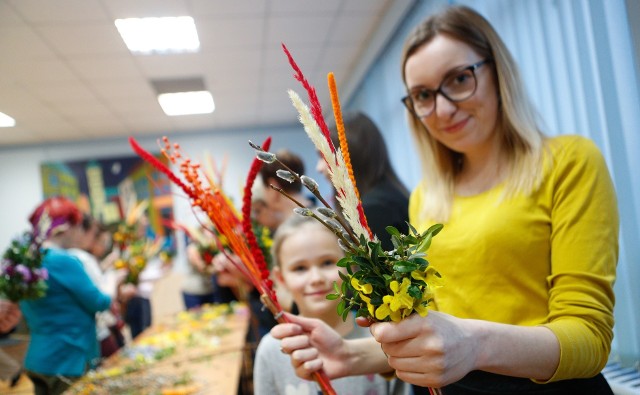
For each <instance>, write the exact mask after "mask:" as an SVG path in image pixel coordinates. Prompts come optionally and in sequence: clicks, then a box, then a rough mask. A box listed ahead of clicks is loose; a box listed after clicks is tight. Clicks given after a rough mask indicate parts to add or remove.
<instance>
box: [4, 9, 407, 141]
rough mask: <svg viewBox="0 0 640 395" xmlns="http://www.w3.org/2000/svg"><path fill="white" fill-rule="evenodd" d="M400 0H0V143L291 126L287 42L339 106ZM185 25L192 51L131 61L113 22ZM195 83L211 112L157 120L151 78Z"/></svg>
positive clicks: (389, 29) (392, 21) (395, 17)
mask: <svg viewBox="0 0 640 395" xmlns="http://www.w3.org/2000/svg"><path fill="white" fill-rule="evenodd" d="M411 3H412V1H409V0H56V1H51V0H0V54H1V55H0V112H3V113H5V114H7V115H9V116H11V117H13V118H14V119H15V120H16V127H13V128H0V147H3V146H4V147H10V146H16V145H25V144H45V143H48V142H59V141H72V140H76V141H77V140H95V139H105V138H114V137H119V136H129V135H134V136H143V135H157V134H166V133H181V132H198V131H209V132H210V131H214V132H215V130H222V129H227V130H228V129H235V128H256V127H266V126H270V125H283V124H290V123H292V122H295V113H294V112H293V111H292V107H291V104H290V103H289V100H288V96H287V94H286V90H287V89H289V88H294V89H295V90H296V91H298V93H300V94H301V96H302V97H304V96H303V93H304V92H302V88H301V87H300V85H299V84H298V83H297V82H296V81H295V80H294V79H293V77H292V71H291V68H290V66H289V65H288V63H287V60H286V57H285V55H284V53H283V51H282V49H281V47H280V44H281V43H284V44H286V45H287V47H288V48H289V50H290V51H291V53H292V54H293V56H294V58H295V59H296V61H297V62H298V64H299V65H300V67H301V68H302V70H303V72H304V73H305V75H306V76H307V78H308V79H309V80H310V82H311V83H312V84H313V85H315V86H316V88H317V90H318V96H319V97H320V99H321V102H322V103H323V105H324V107H325V109H326V108H329V107H328V106H329V101H328V93H327V89H326V74H327V73H328V72H330V71H331V72H334V74H335V76H336V81H337V84H338V88H339V92H340V96H341V98H342V99H343V101H344V99H345V98H347V97H348V96H349V95H350V94H351V93H352V92H353V90H354V89H355V87H356V86H357V84H358V82H359V81H360V80H361V78H362V77H363V75H364V73H365V72H366V69H367V68H368V66H369V65H370V63H371V62H372V61H373V59H374V58H375V56H376V55H377V51H378V50H379V49H380V48H381V47H382V45H384V43H385V40H386V38H387V37H388V36H389V35H390V34H391V33H393V31H394V29H395V27H396V26H397V24H398V23H399V21H400V20H401V19H402V17H403V16H404V15H405V13H406V12H407V10H408V9H409V7H410V5H411ZM181 15H188V16H191V17H193V18H194V20H195V23H196V29H197V31H198V35H199V38H200V44H201V48H200V51H199V52H198V53H194V54H174V55H133V54H131V53H130V52H129V50H128V49H127V48H126V46H125V44H124V42H123V41H122V39H121V38H120V35H119V34H118V32H117V30H116V27H115V25H114V20H115V19H117V18H128V17H146V16H181ZM194 77H201V78H203V80H204V82H205V85H206V87H207V88H208V89H209V90H210V91H211V92H212V94H213V97H214V101H215V104H216V110H215V111H214V112H213V113H212V114H206V115H188V116H180V117H168V116H166V115H165V114H164V113H163V112H162V109H161V108H160V105H159V104H158V102H157V100H156V94H155V92H154V90H153V87H152V85H151V82H150V81H151V80H152V79H169V78H194Z"/></svg>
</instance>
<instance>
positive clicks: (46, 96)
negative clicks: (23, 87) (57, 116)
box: [29, 82, 96, 105]
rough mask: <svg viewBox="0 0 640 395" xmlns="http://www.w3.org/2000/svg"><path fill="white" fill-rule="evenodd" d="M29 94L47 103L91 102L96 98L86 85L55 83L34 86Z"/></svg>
mask: <svg viewBox="0 0 640 395" xmlns="http://www.w3.org/2000/svg"><path fill="white" fill-rule="evenodd" d="M29 92H31V93H32V94H33V95H34V96H36V97H38V99H40V100H41V101H43V102H45V103H52V104H54V105H57V104H58V103H66V102H70V101H81V102H84V101H91V100H95V99H96V96H95V95H94V94H93V92H92V91H91V90H90V89H89V88H87V87H86V86H85V85H84V84H82V83H80V82H78V83H75V84H70V83H63V82H53V83H46V84H33V85H31V86H30V87H29Z"/></svg>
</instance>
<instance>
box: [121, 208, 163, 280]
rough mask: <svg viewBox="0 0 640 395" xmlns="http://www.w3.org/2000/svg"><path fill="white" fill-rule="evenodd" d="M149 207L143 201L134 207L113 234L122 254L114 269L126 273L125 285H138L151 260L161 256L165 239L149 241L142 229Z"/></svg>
mask: <svg viewBox="0 0 640 395" xmlns="http://www.w3.org/2000/svg"><path fill="white" fill-rule="evenodd" d="M148 205H149V203H148V201H147V200H143V201H141V202H139V203H138V204H137V205H135V206H134V207H132V208H131V209H130V210H129V212H128V213H127V216H126V218H125V219H124V220H123V221H121V222H120V223H119V224H118V228H117V230H116V231H115V233H114V234H113V241H114V243H115V245H116V247H117V248H118V251H119V252H120V255H119V257H118V259H117V260H116V261H115V263H114V267H115V268H116V269H123V270H125V271H126V273H127V275H126V277H125V280H124V282H125V283H129V284H138V281H139V278H140V273H142V271H143V270H144V269H145V267H146V266H147V263H148V262H149V260H151V259H152V258H154V257H156V256H158V255H161V250H162V244H163V243H164V239H163V238H161V237H160V238H156V239H154V240H152V239H149V238H147V237H146V236H144V229H142V228H141V226H142V225H141V223H140V220H141V218H142V216H143V215H144V212H145V210H146V209H147V206H148Z"/></svg>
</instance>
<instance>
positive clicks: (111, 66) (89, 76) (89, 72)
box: [68, 55, 141, 81]
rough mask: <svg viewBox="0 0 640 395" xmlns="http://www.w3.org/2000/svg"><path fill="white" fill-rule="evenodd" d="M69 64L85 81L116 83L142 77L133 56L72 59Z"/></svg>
mask: <svg viewBox="0 0 640 395" xmlns="http://www.w3.org/2000/svg"><path fill="white" fill-rule="evenodd" d="M68 64H69V67H70V68H71V69H73V70H74V71H75V73H76V74H77V75H78V76H79V77H80V78H82V79H83V80H91V81H116V80H121V79H123V78H126V79H133V78H139V77H140V76H141V73H140V69H139V68H138V66H137V65H136V63H135V61H134V60H133V57H132V56H131V55H118V56H104V55H100V56H92V57H83V58H70V59H69V61H68Z"/></svg>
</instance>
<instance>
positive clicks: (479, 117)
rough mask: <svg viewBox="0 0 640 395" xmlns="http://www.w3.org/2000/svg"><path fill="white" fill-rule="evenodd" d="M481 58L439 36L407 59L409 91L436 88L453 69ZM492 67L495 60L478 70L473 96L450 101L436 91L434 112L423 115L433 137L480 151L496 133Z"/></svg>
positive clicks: (462, 149)
mask: <svg viewBox="0 0 640 395" xmlns="http://www.w3.org/2000/svg"><path fill="white" fill-rule="evenodd" d="M482 60H484V59H483V58H481V57H480V56H479V55H478V54H477V53H476V52H474V51H473V50H472V49H471V47H469V46H468V45H467V44H465V43H463V42H461V41H458V40H456V39H453V38H451V37H449V36H446V35H437V36H436V37H434V38H433V39H432V40H431V41H430V42H428V43H427V44H425V45H423V46H422V47H420V48H419V49H418V50H417V51H416V52H415V53H414V54H413V55H411V56H410V57H409V58H408V59H407V62H406V63H405V83H406V85H407V88H408V90H409V91H412V90H415V89H418V88H426V89H432V90H435V89H438V87H439V86H440V83H441V82H442V80H443V79H444V78H445V77H446V76H448V75H450V74H449V73H450V72H451V71H452V70H454V69H457V68H464V67H467V66H470V65H472V64H475V63H477V62H480V61H482ZM492 67H493V64H492V63H485V64H483V65H482V66H480V67H479V68H477V69H476V70H475V76H476V81H477V88H476V91H475V93H474V94H473V95H472V96H471V97H470V98H468V99H466V100H464V101H460V102H451V101H449V100H448V99H447V98H445V97H444V96H442V94H437V96H436V100H435V102H436V106H435V109H434V111H433V112H432V113H431V114H430V115H428V116H427V117H422V118H421V121H422V123H423V124H424V125H425V127H426V128H427V130H428V131H429V133H430V134H431V136H432V137H433V138H435V139H436V140H438V141H439V142H440V143H442V144H444V145H445V146H446V147H448V148H449V149H451V150H453V151H456V152H460V153H463V154H465V153H471V152H473V151H477V150H479V149H480V150H481V149H482V148H483V146H485V145H486V144H491V141H492V139H493V138H494V137H495V135H496V133H494V132H495V128H496V124H497V119H498V107H499V105H498V102H499V100H498V93H497V88H496V82H495V81H494V77H493V72H492Z"/></svg>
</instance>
